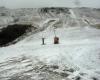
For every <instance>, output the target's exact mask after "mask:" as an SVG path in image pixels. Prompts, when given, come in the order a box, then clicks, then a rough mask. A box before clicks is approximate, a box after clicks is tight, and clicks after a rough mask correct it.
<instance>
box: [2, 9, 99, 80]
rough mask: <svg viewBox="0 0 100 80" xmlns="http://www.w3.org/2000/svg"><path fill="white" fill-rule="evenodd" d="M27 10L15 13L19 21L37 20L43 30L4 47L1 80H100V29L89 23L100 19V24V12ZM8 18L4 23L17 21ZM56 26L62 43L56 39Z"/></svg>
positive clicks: (35, 22)
mask: <svg viewBox="0 0 100 80" xmlns="http://www.w3.org/2000/svg"><path fill="white" fill-rule="evenodd" d="M24 10H25V9H22V10H21V11H20V10H18V11H16V10H15V12H14V14H13V16H14V17H15V18H16V17H18V19H19V21H18V22H19V23H22V22H23V21H29V22H34V23H33V25H34V24H36V25H37V28H39V30H41V31H39V30H38V32H37V33H34V30H33V32H30V33H29V34H28V36H26V37H25V38H24V39H22V40H20V41H18V42H17V43H16V44H11V45H9V46H6V47H0V80H100V29H96V28H94V27H91V26H89V24H90V25H91V24H94V23H95V21H96V20H97V21H96V22H97V23H99V20H100V17H98V16H99V11H98V15H97V16H94V15H95V14H97V12H96V11H95V13H92V14H91V12H90V11H88V9H86V10H87V11H86V10H85V9H83V11H80V10H79V11H80V13H79V12H78V10H77V9H76V10H73V9H70V10H69V12H70V14H69V13H67V14H66V9H63V10H64V11H63V12H62V9H61V11H60V12H61V13H58V14H57V12H59V11H58V9H57V10H56V9H54V11H52V9H50V10H49V9H48V10H47V9H45V8H44V9H42V12H41V11H40V13H39V12H36V13H34V15H35V16H33V12H32V13H30V11H31V10H29V11H28V9H26V12H23V11H24ZM32 10H33V9H32ZM40 10H41V9H40ZM43 10H44V12H43ZM36 11H37V9H36ZM74 11H75V12H74ZM77 12H78V13H77ZM82 13H85V14H86V15H85V16H84V15H82ZM23 14H24V15H23ZM26 14H27V16H25V15H26ZM22 15H23V16H22ZM92 15H93V17H92ZM32 16H33V17H34V18H33V17H32ZM24 18H25V19H24ZM84 18H85V19H86V20H87V21H88V22H89V24H88V23H86V22H85V20H84ZM97 18H98V19H97ZM5 19H6V20H5ZM5 19H4V20H2V19H1V20H0V23H3V22H4V23H5V25H7V24H8V23H13V22H12V21H13V19H12V17H9V19H8V18H5ZM27 19H29V20H27ZM31 19H32V20H31ZM33 19H34V20H33ZM94 19H95V21H94ZM8 20H9V21H8ZM21 21H22V22H21ZM76 23H77V25H76ZM81 23H82V24H81ZM70 24H74V25H75V26H73V27H72V26H71V25H70ZM83 25H84V26H83ZM87 25H88V26H87ZM54 26H56V27H57V28H56V29H55V33H56V36H57V37H59V44H54V42H53V41H54V37H55V33H54V28H53V27H54ZM42 30H43V31H42ZM12 35H13V34H12ZM43 37H44V38H45V45H42V38H43Z"/></svg>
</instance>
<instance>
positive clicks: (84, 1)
mask: <svg viewBox="0 0 100 80" xmlns="http://www.w3.org/2000/svg"><path fill="white" fill-rule="evenodd" d="M74 2H75V0H0V6H6V7H8V8H24V7H25V8H34V7H35V8H36V7H74V6H75V5H74ZM80 2H81V6H84V7H99V8H100V0H80Z"/></svg>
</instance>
